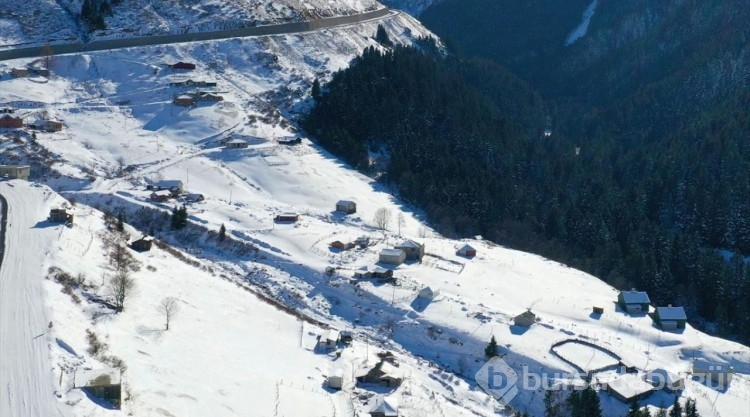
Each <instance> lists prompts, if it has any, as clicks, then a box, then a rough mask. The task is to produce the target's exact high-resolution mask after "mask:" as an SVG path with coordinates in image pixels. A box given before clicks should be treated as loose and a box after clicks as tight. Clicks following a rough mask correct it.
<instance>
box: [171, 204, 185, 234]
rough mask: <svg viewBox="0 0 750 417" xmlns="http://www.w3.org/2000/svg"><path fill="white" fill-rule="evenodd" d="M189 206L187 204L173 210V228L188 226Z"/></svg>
mask: <svg viewBox="0 0 750 417" xmlns="http://www.w3.org/2000/svg"><path fill="white" fill-rule="evenodd" d="M187 218H188V214H187V208H186V207H185V206H182V207H175V208H174V209H173V210H172V217H171V226H172V230H179V229H182V228H184V227H185V226H187Z"/></svg>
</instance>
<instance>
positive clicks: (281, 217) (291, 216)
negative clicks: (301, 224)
mask: <svg viewBox="0 0 750 417" xmlns="http://www.w3.org/2000/svg"><path fill="white" fill-rule="evenodd" d="M298 220H299V214H296V213H281V214H277V215H276V221H277V222H291V223H294V222H296V221H298Z"/></svg>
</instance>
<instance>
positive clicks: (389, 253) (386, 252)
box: [378, 249, 406, 265]
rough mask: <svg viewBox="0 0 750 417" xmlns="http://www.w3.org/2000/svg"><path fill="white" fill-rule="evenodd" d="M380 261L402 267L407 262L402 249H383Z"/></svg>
mask: <svg viewBox="0 0 750 417" xmlns="http://www.w3.org/2000/svg"><path fill="white" fill-rule="evenodd" d="M378 259H379V260H380V262H383V263H386V264H391V265H401V264H402V263H404V261H405V260H406V252H404V251H403V250H402V249H383V250H381V251H380V255H379V257H378Z"/></svg>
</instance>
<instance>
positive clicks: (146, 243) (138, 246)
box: [130, 236, 154, 252]
mask: <svg viewBox="0 0 750 417" xmlns="http://www.w3.org/2000/svg"><path fill="white" fill-rule="evenodd" d="M153 243H154V238H153V237H151V236H143V237H142V238H140V239H138V240H134V241H133V242H132V243H131V244H130V247H131V248H132V249H133V250H137V251H139V252H146V251H150V250H151V245H152V244H153Z"/></svg>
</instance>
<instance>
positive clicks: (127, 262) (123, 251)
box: [109, 242, 141, 272]
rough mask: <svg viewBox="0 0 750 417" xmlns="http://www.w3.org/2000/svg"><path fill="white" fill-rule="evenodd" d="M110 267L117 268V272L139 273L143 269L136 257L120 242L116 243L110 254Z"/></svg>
mask: <svg viewBox="0 0 750 417" xmlns="http://www.w3.org/2000/svg"><path fill="white" fill-rule="evenodd" d="M109 260H110V265H112V267H113V268H115V270H116V271H118V272H120V271H125V272H127V271H133V272H137V271H138V270H140V269H141V265H140V263H139V262H138V261H137V260H136V259H135V257H134V256H133V255H132V254H131V253H130V252H129V251H128V249H127V248H126V247H125V246H123V245H122V244H121V243H119V242H114V243H113V244H112V248H111V249H110V252H109Z"/></svg>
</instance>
